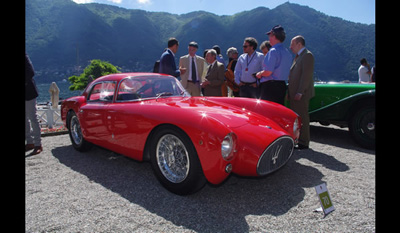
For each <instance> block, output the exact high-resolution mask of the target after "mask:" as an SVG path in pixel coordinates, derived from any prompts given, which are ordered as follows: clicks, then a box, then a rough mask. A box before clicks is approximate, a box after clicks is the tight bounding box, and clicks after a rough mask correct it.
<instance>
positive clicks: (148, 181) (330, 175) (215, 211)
mask: <svg viewBox="0 0 400 233" xmlns="http://www.w3.org/2000/svg"><path fill="white" fill-rule="evenodd" d="M311 136H312V141H311V143H310V148H311V149H309V150H301V151H299V150H296V151H295V152H294V154H293V157H292V159H291V160H290V161H289V162H288V163H287V164H286V166H284V167H283V168H282V169H281V170H279V171H278V172H275V173H274V174H272V175H269V176H267V177H265V178H261V179H251V178H243V177H238V176H231V177H230V178H229V179H228V180H227V181H226V182H224V183H223V184H222V185H219V186H218V187H216V186H212V185H206V186H205V187H204V188H203V189H202V190H201V191H200V192H198V193H196V194H193V195H190V196H184V197H181V196H177V195H174V194H172V193H170V192H168V191H167V190H165V189H164V188H163V187H162V186H161V185H160V184H159V183H158V181H157V179H156V178H155V176H154V175H153V172H152V169H151V166H150V164H149V163H139V162H136V161H133V160H131V159H128V158H126V157H124V156H121V155H118V154H115V153H113V152H110V151H107V150H105V149H101V148H99V147H94V148H93V149H92V150H90V151H89V152H85V153H80V152H77V151H75V150H74V149H73V147H72V146H71V143H70V140H69V136H68V135H59V136H52V137H45V138H43V146H44V151H43V152H42V153H41V154H39V155H36V156H31V157H26V159H25V160H26V161H25V171H26V178H25V179H26V181H25V184H26V193H25V200H26V203H25V205H26V206H25V208H26V213H25V221H26V225H25V229H26V232H375V231H376V230H375V151H371V150H365V149H362V148H360V147H358V146H357V145H356V144H355V143H354V142H353V141H352V140H351V138H350V136H349V134H348V132H347V130H344V129H340V128H338V127H323V126H320V125H318V124H312V126H311ZM321 183H327V187H328V190H329V193H330V196H331V199H332V202H333V204H334V206H335V209H336V210H335V211H333V212H332V213H330V214H329V215H327V216H325V217H324V216H323V214H322V213H321V212H314V210H315V209H317V208H318V207H320V204H319V201H318V199H317V196H316V193H315V189H314V187H315V186H316V185H319V184H321Z"/></svg>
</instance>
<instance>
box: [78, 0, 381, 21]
mask: <svg viewBox="0 0 400 233" xmlns="http://www.w3.org/2000/svg"><path fill="white" fill-rule="evenodd" d="M73 1H74V2H76V3H93V2H96V3H103V4H109V5H115V6H119V7H123V8H127V9H141V10H145V11H152V12H168V13H172V14H186V13H189V12H192V11H199V10H203V11H208V12H211V13H214V14H217V15H233V14H236V13H239V12H242V11H245V10H252V9H254V8H257V7H260V6H264V7H267V8H269V9H273V8H275V7H277V6H279V5H281V4H283V3H285V2H288V0H73ZM289 2H290V3H297V4H300V5H303V6H309V7H311V8H313V9H315V10H317V11H320V12H322V13H324V14H326V15H329V16H335V17H340V18H343V19H345V20H349V21H352V22H356V23H365V24H374V23H375V0H290V1H289Z"/></svg>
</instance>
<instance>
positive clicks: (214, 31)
mask: <svg viewBox="0 0 400 233" xmlns="http://www.w3.org/2000/svg"><path fill="white" fill-rule="evenodd" d="M277 24H281V25H282V26H283V27H284V28H285V30H286V32H287V39H286V41H285V46H287V47H289V44H290V39H291V38H292V37H293V36H295V35H298V34H301V35H303V36H304V37H305V39H306V43H307V44H306V46H307V48H308V49H309V50H311V51H312V52H313V53H314V56H315V62H316V63H315V77H316V78H318V79H320V80H324V81H330V80H336V81H341V80H352V81H356V80H358V76H357V69H358V66H359V65H360V64H359V60H360V58H362V57H365V58H367V60H368V61H369V63H370V64H372V65H373V64H375V25H374V24H372V25H365V24H360V23H353V22H349V21H345V20H342V19H340V18H337V17H330V16H327V15H325V14H323V13H321V12H318V11H316V10H314V9H311V8H309V7H305V6H300V5H297V4H291V3H285V4H282V5H280V6H278V7H276V8H274V9H269V8H268V6H265V7H258V8H256V9H253V10H251V11H244V12H241V13H238V14H235V15H232V16H218V15H215V14H212V13H208V12H204V11H197V12H191V13H188V14H183V15H175V14H169V13H160V12H146V11H142V10H128V9H124V8H119V7H115V6H109V5H103V4H80V5H78V4H76V3H74V2H72V1H71V0H29V1H26V51H27V53H28V54H29V55H30V57H31V60H32V62H33V64H34V66H35V69H36V71H37V75H36V80H37V82H42V83H43V82H51V81H54V80H56V81H57V80H62V79H66V78H68V77H69V76H70V75H73V74H75V73H76V72H78V71H77V69H76V68H77V66H81V68H84V67H85V66H86V65H87V64H89V61H90V60H92V59H101V60H106V61H109V62H111V63H112V64H114V65H116V66H119V67H121V68H122V71H151V70H152V67H153V64H154V61H156V60H157V59H159V57H160V55H161V53H162V51H163V49H164V48H165V47H166V43H167V40H168V38H169V37H176V38H177V39H178V40H179V41H180V45H181V46H180V49H179V51H178V53H177V59H178V58H179V56H182V55H184V54H186V53H187V44H188V43H189V42H190V41H193V40H194V41H197V42H198V43H199V52H198V54H199V55H202V53H203V50H204V49H206V48H210V47H212V46H213V45H215V44H218V45H219V46H220V47H221V49H222V51H223V55H224V56H225V58H226V55H225V51H226V50H227V49H228V48H229V47H231V46H234V47H237V48H238V50H239V52H242V44H243V39H244V38H245V37H247V36H252V37H255V38H256V39H257V40H258V41H259V43H261V42H262V41H264V40H267V39H268V37H267V36H266V35H265V32H266V31H269V30H270V29H271V28H272V27H273V26H274V25H277ZM226 59H227V58H226Z"/></svg>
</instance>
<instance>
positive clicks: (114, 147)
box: [61, 73, 301, 195]
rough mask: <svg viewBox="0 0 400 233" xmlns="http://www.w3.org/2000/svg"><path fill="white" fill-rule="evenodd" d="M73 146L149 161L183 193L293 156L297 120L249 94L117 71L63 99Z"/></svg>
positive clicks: (264, 170)
mask: <svg viewBox="0 0 400 233" xmlns="http://www.w3.org/2000/svg"><path fill="white" fill-rule="evenodd" d="M61 112H62V120H63V122H64V124H65V126H66V127H67V128H68V130H69V135H70V138H71V142H72V145H73V146H74V148H75V149H77V150H78V151H85V150H88V149H89V148H90V147H91V145H92V144H95V145H98V146H101V147H104V148H107V149H109V150H111V151H114V152H116V153H119V154H122V155H125V156H128V157H131V158H133V159H136V160H139V161H143V160H144V161H150V162H151V165H152V167H153V169H154V172H155V175H156V177H157V178H158V180H159V181H160V183H161V184H162V185H163V186H164V187H165V188H167V189H168V190H169V191H171V192H173V193H176V194H179V195H185V194H190V193H194V192H196V191H198V190H199V189H201V188H202V187H203V186H204V185H205V184H206V182H207V181H208V182H210V183H212V184H219V183H221V182H222V181H224V180H225V179H226V178H227V177H228V176H229V175H230V173H235V174H238V175H241V176H264V175H267V174H269V173H271V172H274V171H276V170H278V169H279V168H281V167H282V166H283V165H284V164H286V163H287V162H288V160H289V159H290V157H291V155H292V153H293V148H294V145H295V143H296V141H297V139H298V136H299V132H300V126H301V120H300V118H299V116H298V115H297V114H296V113H295V112H293V111H292V110H290V109H288V108H286V107H284V106H282V105H279V104H275V103H272V102H268V101H263V100H257V99H250V98H227V97H191V96H190V95H189V94H187V92H186V91H185V89H184V88H183V87H182V85H181V84H180V82H179V81H178V80H177V79H176V78H174V77H172V76H167V75H161V74H155V73H120V74H111V75H107V76H103V77H100V78H98V79H96V80H94V81H93V82H91V83H90V84H89V85H88V86H87V87H86V89H85V90H84V91H83V94H82V95H81V96H76V97H71V98H69V99H67V100H65V101H64V102H63V103H62V107H61Z"/></svg>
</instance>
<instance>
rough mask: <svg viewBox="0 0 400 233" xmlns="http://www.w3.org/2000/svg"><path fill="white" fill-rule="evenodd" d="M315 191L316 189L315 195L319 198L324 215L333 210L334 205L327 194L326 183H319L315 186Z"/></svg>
mask: <svg viewBox="0 0 400 233" xmlns="http://www.w3.org/2000/svg"><path fill="white" fill-rule="evenodd" d="M315 191H317V195H318V198H319V201H320V203H321V207H322V209H323V211H324V215H327V214H329V213H330V212H332V211H334V210H335V207H334V206H333V203H332V200H331V198H330V196H329V192H328V188H327V187H326V184H325V183H323V184H320V185H317V186H315Z"/></svg>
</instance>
